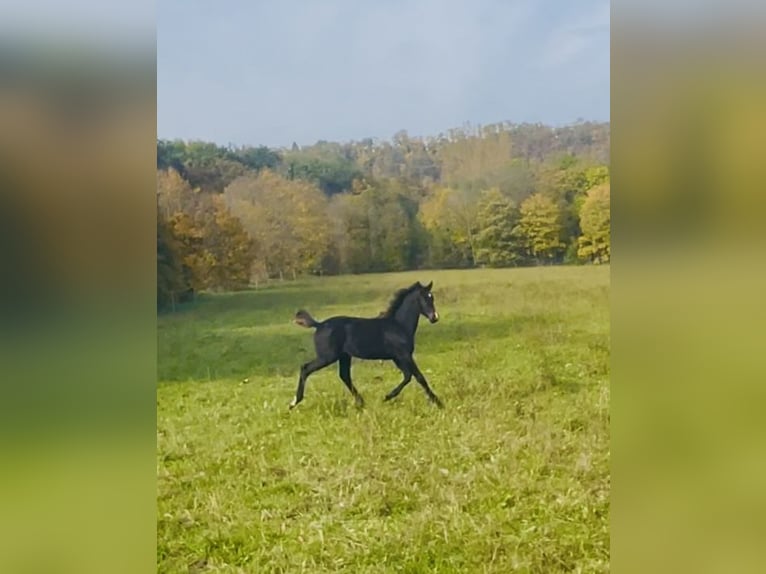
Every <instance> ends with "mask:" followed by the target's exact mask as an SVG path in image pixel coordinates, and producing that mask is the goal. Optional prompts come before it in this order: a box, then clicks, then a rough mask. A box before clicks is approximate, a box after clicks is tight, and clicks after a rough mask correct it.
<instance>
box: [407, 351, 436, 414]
mask: <svg viewBox="0 0 766 574" xmlns="http://www.w3.org/2000/svg"><path fill="white" fill-rule="evenodd" d="M410 368H411V369H412V374H413V375H415V380H416V381H417V382H418V383H420V386H421V387H423V390H424V391H425V392H426V395H428V398H429V399H430V400H431V402H432V403H434V404H435V405H436V406H437V407H439V408H440V409H443V408H444V403H442V402H441V400H440V399H439V397H437V396H436V393H434V392H433V391H432V390H431V387H429V386H428V381H426V378H425V377H424V376H423V373H421V372H420V369H418V366H417V365H416V364H415V359H413V358H412V357H410Z"/></svg>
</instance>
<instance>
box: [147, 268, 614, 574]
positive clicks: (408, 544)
mask: <svg viewBox="0 0 766 574" xmlns="http://www.w3.org/2000/svg"><path fill="white" fill-rule="evenodd" d="M416 280H421V281H423V282H427V281H430V280H433V281H434V289H433V292H434V295H435V300H436V308H437V309H438V311H439V314H440V316H441V320H440V322H439V323H437V324H435V325H430V324H429V323H428V322H427V321H421V323H420V327H419V329H418V335H417V348H416V352H415V358H416V360H417V361H418V364H419V366H420V368H421V370H422V371H423V372H424V374H425V375H426V377H427V378H428V380H429V383H430V384H431V387H432V388H433V389H434V391H435V392H436V393H437V394H438V395H439V397H440V398H441V399H442V400H443V401H444V403H445V406H446V408H445V409H444V410H439V409H437V408H435V407H434V406H433V405H432V404H430V403H429V402H428V401H427V400H426V396H425V394H424V393H423V391H422V389H421V388H420V387H419V386H418V385H417V383H415V382H414V381H413V382H412V383H411V384H410V385H409V386H408V387H407V388H406V389H405V390H404V391H403V392H402V394H401V395H400V396H399V397H398V398H397V399H396V400H395V401H392V402H390V403H384V402H383V397H384V395H385V394H386V393H387V392H388V391H390V390H391V389H392V388H393V387H394V386H396V385H397V384H398V383H399V381H400V380H401V374H400V372H399V371H398V370H397V369H396V367H394V366H393V365H392V364H391V363H385V364H381V363H379V362H378V361H369V362H364V361H359V360H355V361H354V363H353V366H352V377H353V380H354V383H355V385H356V387H357V388H358V389H359V391H360V393H361V394H362V396H363V397H364V398H365V400H366V401H367V406H366V408H364V409H363V410H360V409H357V408H356V407H355V406H354V402H353V399H352V397H351V395H350V393H349V392H348V391H347V390H346V388H345V387H344V385H343V383H342V382H341V381H340V379H339V378H338V375H337V368H336V367H334V366H333V367H328V368H327V369H324V370H322V371H320V372H318V373H316V374H314V375H312V377H311V378H310V379H309V381H308V384H307V388H306V397H305V400H304V401H303V403H301V404H300V405H299V406H298V407H297V408H296V409H294V410H293V411H289V410H288V408H287V407H288V403H289V402H290V400H291V399H292V397H293V395H294V393H295V387H296V383H297V379H298V370H299V368H300V365H301V363H303V362H305V361H307V360H309V359H311V358H312V357H313V344H312V338H311V334H312V331H310V330H307V329H303V328H301V327H298V326H296V325H294V324H292V323H291V319H292V316H293V314H294V313H295V311H296V309H298V308H300V307H305V308H306V309H308V310H309V311H310V312H311V313H312V314H313V315H314V316H315V317H317V318H318V319H323V318H326V317H329V316H331V315H336V314H351V315H361V316H374V315H376V314H377V313H378V312H379V311H380V310H382V309H383V308H385V306H386V304H387V303H388V301H389V299H390V298H391V295H392V293H393V292H394V291H395V290H396V289H398V288H401V287H405V286H407V285H409V284H411V283H412V282H414V281H416ZM158 345H159V373H158V378H159V385H158V389H157V474H158V510H157V520H158V550H157V552H158V555H157V560H158V571H160V572H291V573H292V572H307V573H308V572H354V573H356V572H359V573H367V572H461V573H462V572H465V573H474V572H477V573H480V572H497V573H505V572H541V573H542V572H546V573H550V572H606V571H608V570H609V531H608V518H609V268H608V267H565V268H554V267H551V268H530V269H514V270H476V271H436V272H426V271H423V272H417V273H396V274H385V275H365V276H357V277H337V278H324V279H315V280H306V281H302V282H295V283H293V282H290V283H285V284H284V285H282V286H276V287H269V288H265V289H261V290H258V291H249V292H241V293H235V294H223V295H209V296H203V297H201V298H200V299H199V301H197V302H196V303H194V304H193V305H191V306H189V307H187V308H185V309H183V310H181V311H179V312H177V313H175V314H173V315H166V316H162V317H160V319H159V340H158ZM245 379H247V382H245Z"/></svg>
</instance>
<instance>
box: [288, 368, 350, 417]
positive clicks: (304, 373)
mask: <svg viewBox="0 0 766 574" xmlns="http://www.w3.org/2000/svg"><path fill="white" fill-rule="evenodd" d="M337 360H338V359H337V358H333V359H322V358H319V357H317V358H316V359H314V360H313V361H309V362H308V363H305V364H304V365H303V366H302V367H301V376H300V378H299V379H298V389H297V390H296V391H295V398H294V399H293V401H292V402H291V403H290V408H291V409H292V408H293V407H294V406H295V405H297V404H298V403H299V402H301V401H302V400H303V391H304V390H305V388H306V379H308V377H309V375H310V374H311V373H314V372H316V371H318V370H319V369H324V368H325V367H326V366H328V365H332V364H333V363H334V362H335V361H337Z"/></svg>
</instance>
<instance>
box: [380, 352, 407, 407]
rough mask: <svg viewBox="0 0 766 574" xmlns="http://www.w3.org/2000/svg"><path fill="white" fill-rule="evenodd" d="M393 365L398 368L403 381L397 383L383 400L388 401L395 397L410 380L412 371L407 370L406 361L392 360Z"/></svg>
mask: <svg viewBox="0 0 766 574" xmlns="http://www.w3.org/2000/svg"><path fill="white" fill-rule="evenodd" d="M393 361H394V364H396V366H397V367H399V370H400V371H401V372H402V374H403V375H404V380H403V381H402V382H401V383H399V384H398V385H397V386H396V388H394V389H393V390H392V391H391V392H390V393H388V394H387V395H386V398H385V399H384V400H386V401H390V400H391V399H393V398H394V397H396V396H397V395H398V394H399V393H401V392H402V389H404V387H406V386H407V385H408V384H409V382H410V381H411V380H412V371H411V370H410V369H408V368H407V366H406V364H407V363H406V361H400V360H399V359H393Z"/></svg>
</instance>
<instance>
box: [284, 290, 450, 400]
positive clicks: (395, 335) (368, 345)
mask: <svg viewBox="0 0 766 574" xmlns="http://www.w3.org/2000/svg"><path fill="white" fill-rule="evenodd" d="M432 287H433V281H431V282H430V283H429V284H428V285H421V283H420V282H417V283H413V284H412V285H410V286H409V287H406V288H404V289H400V290H399V291H397V292H396V293H395V294H394V297H393V299H392V300H391V303H390V304H389V305H388V308H387V309H386V310H385V311H383V312H382V313H380V314H379V315H378V316H377V317H375V318H363V317H345V316H337V317H330V318H329V319H325V320H324V321H317V320H316V319H314V318H313V317H312V316H311V315H310V314H309V313H308V311H305V310H303V309H301V310H299V311H298V312H297V313H296V314H295V318H294V321H295V323H296V324H298V325H300V326H301V327H306V328H310V329H315V330H316V331H315V332H314V348H315V349H316V358H315V359H313V360H312V361H309V362H307V363H305V364H303V365H302V366H301V371H300V378H299V379H298V389H297V390H296V392H295V398H293V400H292V402H291V403H290V409H293V408H294V407H295V406H296V405H297V404H298V403H300V402H301V401H302V400H303V392H304V389H305V387H306V379H307V378H308V377H309V375H311V374H312V373H315V372H316V371H318V370H320V369H323V368H325V367H328V366H330V365H332V364H333V363H335V362H337V363H338V375H339V376H340V379H341V380H342V381H343V383H344V384H345V385H346V388H348V390H349V391H350V392H351V395H352V396H353V397H354V401H355V403H356V405H357V406H358V407H363V406H364V399H363V398H362V395H360V394H359V391H357V390H356V387H355V386H354V383H353V382H351V357H357V358H359V359H368V360H369V359H373V360H374V359H380V360H390V361H393V362H394V364H395V365H396V366H397V367H398V368H399V370H400V371H401V372H402V374H403V375H404V379H403V380H402V382H401V383H399V385H398V386H396V387H395V388H394V389H393V390H392V391H391V392H389V393H388V394H387V395H386V397H385V400H386V401H390V400H391V399H393V398H394V397H396V396H397V395H398V394H399V393H401V392H402V389H404V387H406V386H407V384H408V383H409V382H410V380H411V379H412V377H413V376H414V377H415V380H416V381H417V382H418V383H419V384H420V386H421V387H423V390H424V391H425V393H426V395H427V396H428V398H429V400H430V401H431V402H432V403H434V404H435V405H436V406H437V407H439V408H443V406H444V405H443V404H442V402H441V400H439V397H437V396H436V394H435V393H434V392H433V391H432V390H431V387H429V386H428V381H426V378H425V377H424V376H423V373H421V372H420V369H419V368H418V366H417V364H416V363H415V359H413V357H412V354H413V353H414V351H415V331H417V328H418V320H419V319H420V316H421V315H423V316H424V317H426V318H427V319H428V320H429V322H431V323H432V324H433V323H436V322H437V321H438V320H439V313H438V312H437V311H436V307H435V304H434V303H435V302H434V296H433V293H431V288H432Z"/></svg>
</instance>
